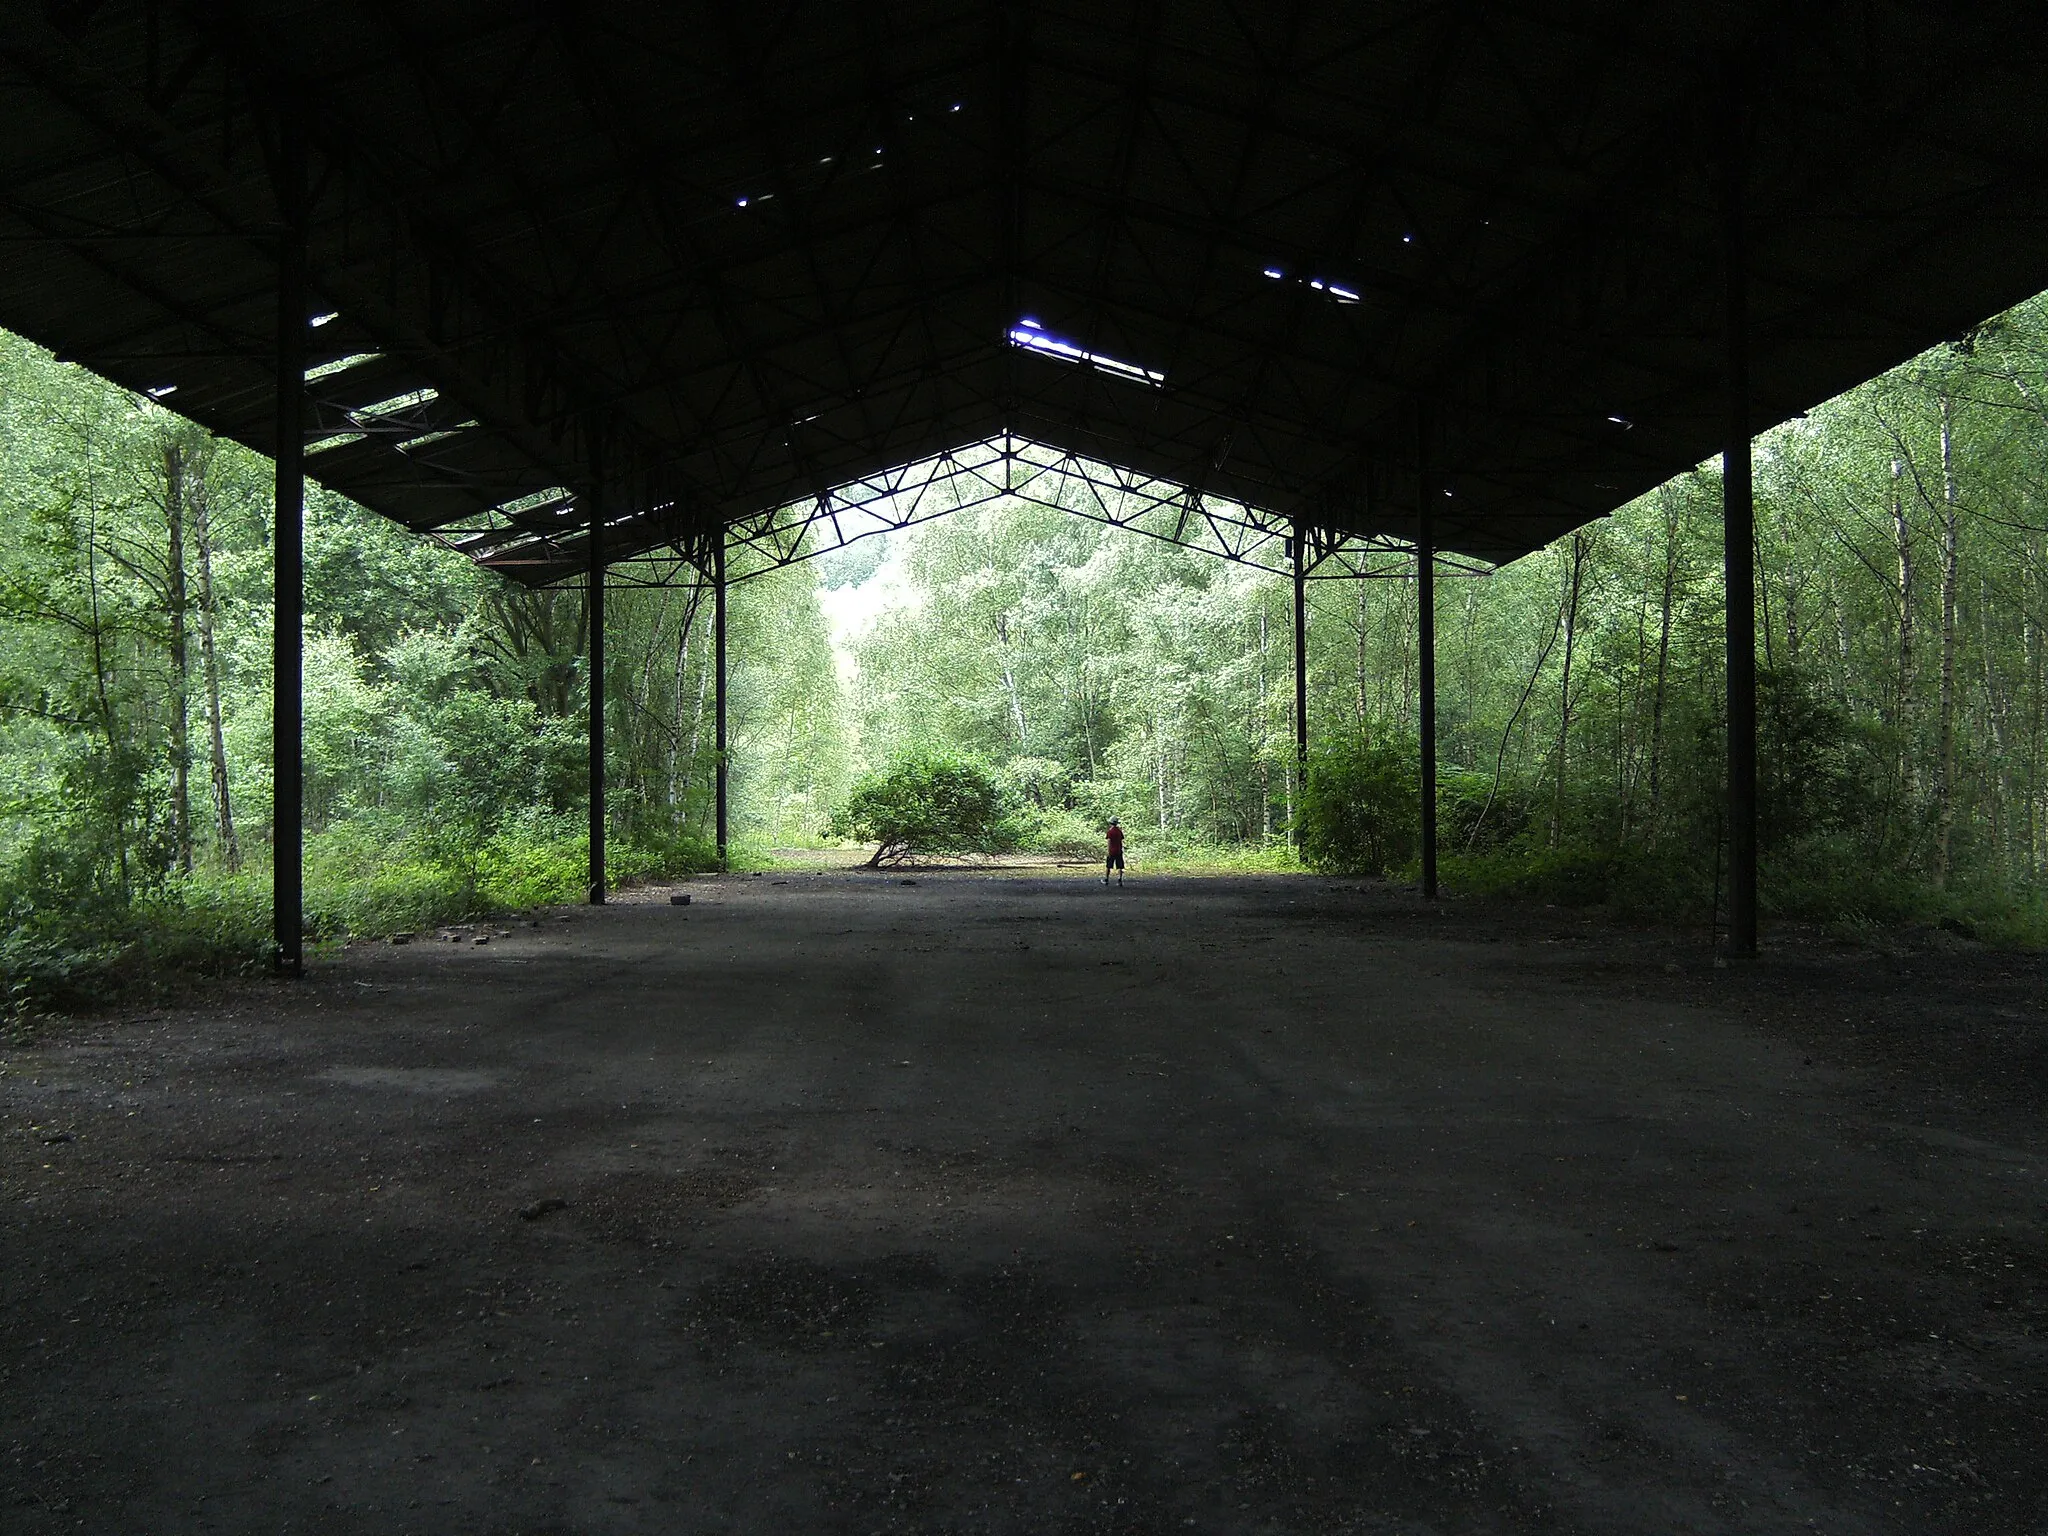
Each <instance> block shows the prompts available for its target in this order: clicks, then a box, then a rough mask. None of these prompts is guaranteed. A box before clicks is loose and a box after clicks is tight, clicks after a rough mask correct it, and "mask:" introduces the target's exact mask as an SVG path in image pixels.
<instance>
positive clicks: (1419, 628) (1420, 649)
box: [1415, 411, 1437, 901]
mask: <svg viewBox="0 0 2048 1536" xmlns="http://www.w3.org/2000/svg"><path fill="white" fill-rule="evenodd" d="M1436 494H1437V488H1436V479H1435V475H1434V473H1433V472H1432V470H1431V468H1430V462H1429V415H1428V413H1427V412H1426V411H1418V412H1417V415H1416V421H1415V629H1416V649H1417V661H1418V666H1417V672H1418V673H1419V694H1420V697H1419V699H1418V700H1417V703H1418V706H1419V708H1418V713H1419V714H1420V715H1421V733H1420V734H1421V737H1422V742H1421V748H1422V894H1423V896H1424V897H1425V898H1427V899H1428V900H1430V901H1434V900H1436V895H1437V883H1436Z"/></svg>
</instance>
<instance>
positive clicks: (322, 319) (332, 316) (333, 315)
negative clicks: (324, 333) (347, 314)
mask: <svg viewBox="0 0 2048 1536" xmlns="http://www.w3.org/2000/svg"><path fill="white" fill-rule="evenodd" d="M340 318H341V311H340V310H338V309H330V310H329V311H328V312H327V313H326V314H324V315H315V316H314V317H313V318H312V319H310V320H308V321H307V322H306V324H308V325H310V326H312V327H313V329H314V330H316V331H317V330H319V329H320V327H321V326H323V325H325V324H327V323H328V321H330V320H339V319H340Z"/></svg>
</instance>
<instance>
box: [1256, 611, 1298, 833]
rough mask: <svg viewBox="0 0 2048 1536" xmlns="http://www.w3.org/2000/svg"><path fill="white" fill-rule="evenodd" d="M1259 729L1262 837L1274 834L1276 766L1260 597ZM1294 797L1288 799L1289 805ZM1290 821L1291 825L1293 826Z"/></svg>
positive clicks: (1260, 820)
mask: <svg viewBox="0 0 2048 1536" xmlns="http://www.w3.org/2000/svg"><path fill="white" fill-rule="evenodd" d="M1255 709H1256V719H1257V721H1258V727H1257V729H1256V730H1255V731H1254V732H1253V733H1252V752H1253V761H1254V762H1256V763H1257V764H1258V773H1259V835H1260V836H1261V837H1271V836H1272V835H1273V765H1272V764H1271V763H1269V762H1268V761H1267V760H1266V720H1267V715H1266V599H1265V597H1264V595H1263V594H1261V596H1260V598H1259V693H1258V700H1257V703H1256V705H1255ZM1293 798H1294V797H1293V795H1292V794H1290V795H1289V796H1288V800H1289V802H1290V804H1291V803H1292V801H1293ZM1291 824H1292V823H1291V821H1290V825H1291Z"/></svg>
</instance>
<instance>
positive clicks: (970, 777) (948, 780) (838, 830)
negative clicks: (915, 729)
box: [826, 748, 1024, 868]
mask: <svg viewBox="0 0 2048 1536" xmlns="http://www.w3.org/2000/svg"><path fill="white" fill-rule="evenodd" d="M1023 833H1024V829H1023V828H1022V827H1020V826H1019V825H1018V822H1017V818H1016V817H1015V815H1014V814H1013V808H1012V806H1011V804H1010V802H1009V797H1008V796H1007V795H1005V794H1004V792H1003V789H1002V786H1001V785H1000V784H999V783H997V781H996V778H995V775H994V774H992V773H990V772H989V771H988V769H986V768H984V767H983V766H982V765H981V764H979V763H977V762H975V761H973V760H972V759H970V758H965V757H959V756H956V755H954V754H953V753H950V752H945V751H939V750H935V749H931V748H923V749H918V750H914V751H911V752H907V753H905V754H904V755H903V756H902V757H900V758H898V759H897V760H896V762H895V763H893V764H892V765H891V766H890V767H889V769H888V770H887V771H886V772H884V773H879V774H875V773H870V774H867V775H865V776H863V777H862V778H861V780H860V782H859V783H857V784H855V785H854V786H853V792H852V793H851V794H850V795H848V796H847V800H846V804H845V805H844V806H842V807H841V808H840V809H839V811H838V812H837V813H836V814H835V815H834V816H833V818H832V823H831V825H830V826H829V827H827V828H826V835H827V836H830V837H840V838H846V839H849V840H851V841H853V842H859V843H873V844H875V852H874V855H873V857H871V858H870V859H869V860H868V865H869V867H870V868H880V867H881V866H882V865H885V864H900V863H901V862H903V861H904V860H905V859H910V858H916V857H918V856H919V855H922V854H962V853H1008V852H1010V851H1012V850H1014V849H1015V848H1016V847H1017V846H1018V844H1019V843H1020V842H1021V841H1022V839H1023Z"/></svg>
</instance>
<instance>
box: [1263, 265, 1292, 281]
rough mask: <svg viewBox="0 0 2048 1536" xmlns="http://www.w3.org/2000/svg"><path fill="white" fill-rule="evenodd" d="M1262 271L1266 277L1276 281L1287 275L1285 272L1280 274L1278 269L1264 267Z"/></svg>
mask: <svg viewBox="0 0 2048 1536" xmlns="http://www.w3.org/2000/svg"><path fill="white" fill-rule="evenodd" d="M1263 270H1264V272H1265V274H1266V276H1268V277H1270V278H1273V279H1274V280H1276V281H1277V280H1278V279H1280V278H1283V277H1285V276H1286V275H1287V274H1286V273H1285V272H1282V271H1281V270H1280V269H1279V268H1278V267H1266V268H1264V269H1263Z"/></svg>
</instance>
